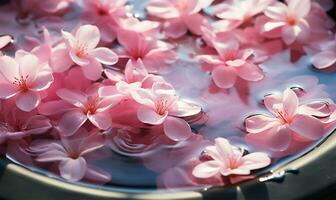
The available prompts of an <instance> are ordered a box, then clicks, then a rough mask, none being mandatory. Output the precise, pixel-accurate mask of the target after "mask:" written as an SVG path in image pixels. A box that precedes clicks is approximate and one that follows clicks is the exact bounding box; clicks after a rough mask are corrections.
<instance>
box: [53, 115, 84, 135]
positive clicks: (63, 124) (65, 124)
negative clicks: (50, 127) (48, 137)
mask: <svg viewBox="0 0 336 200" xmlns="http://www.w3.org/2000/svg"><path fill="white" fill-rule="evenodd" d="M86 120H87V116H86V115H85V114H84V113H82V112H81V111H78V110H73V111H69V112H67V113H65V114H64V115H63V117H62V118H61V119H60V121H59V123H58V126H57V129H58V131H59V133H60V134H61V135H63V136H71V135H73V134H74V133H75V132H76V131H77V130H78V129H79V128H80V127H81V126H82V125H83V124H84V123H85V122H86Z"/></svg>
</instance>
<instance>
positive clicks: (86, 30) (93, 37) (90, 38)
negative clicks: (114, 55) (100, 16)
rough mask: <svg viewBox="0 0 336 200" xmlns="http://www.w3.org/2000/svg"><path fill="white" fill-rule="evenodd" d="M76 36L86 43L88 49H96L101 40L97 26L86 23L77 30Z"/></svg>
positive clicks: (79, 40)
mask: <svg viewBox="0 0 336 200" xmlns="http://www.w3.org/2000/svg"><path fill="white" fill-rule="evenodd" d="M75 38H76V39H77V41H78V42H79V43H81V44H85V45H86V46H87V49H88V50H91V49H94V48H95V47H96V46H97V45H98V43H99V41H100V32H99V29H98V28H97V27H96V26H93V25H84V26H81V27H79V29H78V30H77V31H76V36H75Z"/></svg>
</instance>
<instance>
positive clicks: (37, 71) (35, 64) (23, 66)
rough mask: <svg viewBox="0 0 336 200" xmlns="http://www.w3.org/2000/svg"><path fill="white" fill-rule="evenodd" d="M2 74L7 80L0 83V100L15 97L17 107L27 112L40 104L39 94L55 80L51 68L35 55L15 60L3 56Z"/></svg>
mask: <svg viewBox="0 0 336 200" xmlns="http://www.w3.org/2000/svg"><path fill="white" fill-rule="evenodd" d="M0 73H1V74H2V75H3V77H4V78H5V81H4V82H2V83H0V98H1V99H9V98H12V97H14V96H15V97H16V99H15V101H16V106H17V107H18V108H20V109H21V110H23V111H26V112H30V111H32V110H33V109H35V108H36V107H37V106H38V105H39V104H40V101H41V96H40V94H39V92H41V91H44V90H46V89H48V88H49V87H50V85H51V84H52V82H53V80H54V79H53V76H52V73H51V70H50V69H49V66H48V65H46V64H43V63H40V61H39V59H38V58H37V57H36V56H34V55H24V56H22V57H16V58H15V59H13V58H11V57H9V56H2V57H1V58H0Z"/></svg>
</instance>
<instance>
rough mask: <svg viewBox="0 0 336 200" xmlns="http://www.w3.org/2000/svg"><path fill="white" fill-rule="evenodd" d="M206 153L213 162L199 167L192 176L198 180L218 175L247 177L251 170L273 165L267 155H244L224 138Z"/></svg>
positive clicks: (208, 148)
mask: <svg viewBox="0 0 336 200" xmlns="http://www.w3.org/2000/svg"><path fill="white" fill-rule="evenodd" d="M205 152H206V154H207V155H209V156H210V157H211V158H212V160H209V161H205V162H203V163H201V164H199V165H197V166H196V167H195V168H194V169H193V171H192V174H193V175H194V176H195V177H197V178H211V177H213V176H216V175H218V174H220V175H222V176H232V175H239V176H245V175H249V174H250V173H251V170H256V169H260V168H263V167H266V166H268V165H269V164H271V159H270V158H269V157H268V156H267V154H265V153H261V152H255V153H250V154H247V155H244V149H241V148H237V147H235V146H232V145H231V144H230V143H229V142H228V141H227V140H226V139H224V138H216V139H215V146H208V147H206V148H205Z"/></svg>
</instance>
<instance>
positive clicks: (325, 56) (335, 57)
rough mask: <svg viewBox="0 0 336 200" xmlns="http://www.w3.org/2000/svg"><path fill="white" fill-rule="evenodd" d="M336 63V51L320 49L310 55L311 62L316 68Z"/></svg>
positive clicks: (323, 67)
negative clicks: (318, 51) (320, 50)
mask: <svg viewBox="0 0 336 200" xmlns="http://www.w3.org/2000/svg"><path fill="white" fill-rule="evenodd" d="M335 63H336V53H335V52H332V51H322V52H320V53H318V54H316V55H314V56H313V57H312V64H313V65H314V66H315V67H316V68H318V69H325V68H327V67H331V66H332V65H334V64H335Z"/></svg>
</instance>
